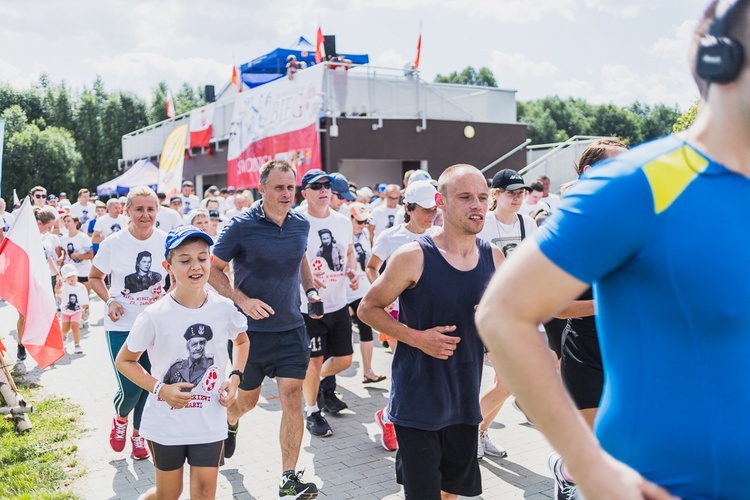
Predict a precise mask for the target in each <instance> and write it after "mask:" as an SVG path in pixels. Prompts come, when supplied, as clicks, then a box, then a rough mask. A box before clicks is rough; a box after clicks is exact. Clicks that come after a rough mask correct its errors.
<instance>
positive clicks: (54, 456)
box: [0, 378, 83, 500]
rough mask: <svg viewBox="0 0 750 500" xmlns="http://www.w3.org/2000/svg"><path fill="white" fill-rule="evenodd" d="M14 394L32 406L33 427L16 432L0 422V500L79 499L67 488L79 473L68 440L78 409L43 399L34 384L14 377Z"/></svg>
mask: <svg viewBox="0 0 750 500" xmlns="http://www.w3.org/2000/svg"><path fill="white" fill-rule="evenodd" d="M16 383H17V385H18V390H19V392H20V393H21V394H22V395H23V397H24V399H25V400H26V401H27V402H29V403H30V404H33V405H34V413H31V414H29V418H30V419H31V423H32V425H33V428H32V429H31V431H29V432H25V433H18V432H17V431H16V427H15V424H14V423H13V421H11V420H6V419H4V418H0V498H3V499H6V498H7V499H18V500H27V499H29V500H30V499H34V500H36V499H43V500H53V499H54V500H62V499H65V500H67V499H71V500H72V499H79V498H80V497H79V496H78V495H77V494H75V493H73V491H71V490H70V488H69V487H68V485H69V484H70V483H71V481H72V480H73V478H74V477H77V476H80V475H81V474H82V473H83V470H82V469H81V467H80V465H79V463H78V460H77V456H76V455H77V450H78V447H77V446H76V444H75V443H74V442H73V441H74V439H75V438H76V437H77V436H78V435H79V434H80V432H81V426H80V424H79V423H78V420H77V419H76V418H75V416H76V415H80V414H81V411H80V410H79V409H78V407H77V406H76V405H74V404H72V403H70V402H69V401H67V400H65V399H61V398H55V397H50V396H47V395H45V394H44V393H43V392H42V391H41V389H40V387H39V386H38V385H36V384H28V383H24V382H23V381H21V382H20V383H19V380H18V378H16Z"/></svg>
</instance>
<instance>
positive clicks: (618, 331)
mask: <svg viewBox="0 0 750 500" xmlns="http://www.w3.org/2000/svg"><path fill="white" fill-rule="evenodd" d="M748 161H750V159H748ZM748 200H750V179H748V178H746V177H744V176H742V175H739V174H736V173H734V172H731V171H729V170H727V169H726V168H725V167H724V166H722V165H719V164H717V163H715V162H713V161H711V159H709V158H707V157H706V156H705V155H703V154H702V153H700V152H699V151H697V150H695V149H694V148H692V147H691V146H690V145H688V144H687V143H685V142H684V141H682V140H680V139H679V138H677V137H667V138H664V139H660V140H658V141H654V142H652V143H649V144H646V145H644V146H641V147H638V148H636V149H633V150H632V151H629V152H627V153H625V154H622V155H619V156H617V157H616V158H614V159H612V160H610V161H608V162H606V163H604V164H602V166H597V167H596V168H594V169H592V170H590V171H589V172H588V174H587V175H586V176H584V180H582V181H581V182H578V183H576V185H574V186H573V187H572V188H571V190H570V191H569V193H568V194H567V195H566V196H565V198H564V199H563V204H562V206H561V207H560V210H559V211H557V212H556V213H555V214H554V215H553V216H552V217H551V218H550V219H548V222H547V223H546V224H545V226H544V227H543V228H542V230H541V231H540V232H539V233H537V235H536V236H537V241H538V243H539V246H540V248H541V250H542V252H543V253H544V254H545V255H546V256H547V257H548V258H549V259H551V260H552V262H554V263H555V264H556V265H557V266H558V267H560V268H562V269H563V270H565V271H566V272H568V273H570V274H571V275H573V276H575V277H576V278H578V279H579V280H582V281H585V282H587V283H593V285H594V290H595V294H594V295H595V296H596V300H597V327H598V329H599V337H600V342H601V350H602V358H603V361H604V369H605V370H604V371H605V386H604V394H603V396H602V402H601V411H600V413H599V415H598V421H597V425H596V434H597V436H598V438H599V440H600V441H601V443H602V446H603V447H604V448H605V449H606V450H607V451H608V452H609V453H610V454H612V455H613V456H614V457H615V458H617V459H618V460H621V461H623V462H625V463H626V464H628V465H630V466H631V467H633V468H634V469H636V470H637V471H639V472H640V473H641V474H642V475H643V476H644V477H646V478H647V479H649V480H651V481H654V482H656V483H658V484H660V485H662V486H664V487H666V488H667V489H668V490H669V491H670V492H671V493H673V494H676V495H679V496H681V497H683V498H748V497H750V493H749V490H748V476H749V475H750V363H749V362H748V359H750V258H749V257H748V256H749V255H750V204H748Z"/></svg>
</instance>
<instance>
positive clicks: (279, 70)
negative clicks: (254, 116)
mask: <svg viewBox="0 0 750 500" xmlns="http://www.w3.org/2000/svg"><path fill="white" fill-rule="evenodd" d="M290 55H293V56H295V57H296V58H297V60H298V61H305V62H306V63H307V65H308V66H312V65H314V64H315V45H313V44H311V43H310V42H308V41H307V40H306V39H305V38H304V37H299V39H298V40H297V41H296V42H294V43H293V44H292V45H291V47H289V48H287V49H282V48H278V49H275V50H272V51H271V52H269V53H268V54H265V55H262V56H260V57H257V58H255V59H253V60H252V61H250V62H248V63H245V64H243V65H241V66H240V74H241V75H242V81H243V82H245V85H247V86H248V87H250V88H253V87H257V86H258V85H263V84H264V83H268V82H272V81H273V80H277V79H279V78H281V77H282V76H285V75H286V58H287V57H288V56H290ZM339 55H342V56H344V57H345V58H346V59H349V60H350V61H351V62H352V63H354V64H367V63H369V62H370V57H369V56H368V55H367V54H339Z"/></svg>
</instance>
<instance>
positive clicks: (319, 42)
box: [315, 26, 326, 64]
mask: <svg viewBox="0 0 750 500" xmlns="http://www.w3.org/2000/svg"><path fill="white" fill-rule="evenodd" d="M325 41H326V39H325V37H324V36H323V30H322V29H320V26H318V34H317V36H316V37H315V64H320V61H322V60H324V59H325V58H326V49H325Z"/></svg>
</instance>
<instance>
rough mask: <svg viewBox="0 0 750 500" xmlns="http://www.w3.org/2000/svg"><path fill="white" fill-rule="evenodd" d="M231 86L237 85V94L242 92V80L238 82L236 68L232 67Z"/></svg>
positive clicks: (238, 75) (238, 74) (238, 77)
mask: <svg viewBox="0 0 750 500" xmlns="http://www.w3.org/2000/svg"><path fill="white" fill-rule="evenodd" d="M232 85H237V92H242V80H240V73H239V71H237V66H232Z"/></svg>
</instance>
